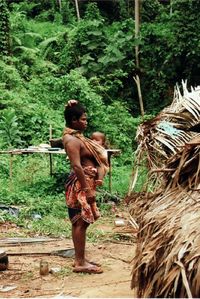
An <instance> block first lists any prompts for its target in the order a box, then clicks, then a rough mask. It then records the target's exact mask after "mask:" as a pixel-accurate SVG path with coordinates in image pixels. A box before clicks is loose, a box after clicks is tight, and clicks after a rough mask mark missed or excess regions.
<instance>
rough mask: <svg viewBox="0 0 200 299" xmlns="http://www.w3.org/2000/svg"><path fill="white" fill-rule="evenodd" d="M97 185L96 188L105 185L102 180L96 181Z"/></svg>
mask: <svg viewBox="0 0 200 299" xmlns="http://www.w3.org/2000/svg"><path fill="white" fill-rule="evenodd" d="M95 185H96V186H102V185H103V181H102V180H96V181H95Z"/></svg>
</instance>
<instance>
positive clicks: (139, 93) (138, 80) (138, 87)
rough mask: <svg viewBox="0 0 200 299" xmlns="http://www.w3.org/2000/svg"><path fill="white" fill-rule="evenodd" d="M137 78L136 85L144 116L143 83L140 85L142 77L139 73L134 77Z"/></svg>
mask: <svg viewBox="0 0 200 299" xmlns="http://www.w3.org/2000/svg"><path fill="white" fill-rule="evenodd" d="M133 79H134V80H135V83H136V86H137V91H138V98H139V104H140V112H141V115H142V117H143V116H144V105H143V100H142V92H141V85H140V78H139V76H138V75H136V76H135V77H133Z"/></svg>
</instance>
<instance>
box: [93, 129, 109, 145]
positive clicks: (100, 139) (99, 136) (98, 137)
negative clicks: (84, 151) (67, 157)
mask: <svg viewBox="0 0 200 299" xmlns="http://www.w3.org/2000/svg"><path fill="white" fill-rule="evenodd" d="M90 138H91V139H92V140H93V141H94V142H96V143H98V144H100V145H101V146H105V142H106V137H105V135H104V134H103V133H102V132H94V133H92V135H91V137H90Z"/></svg>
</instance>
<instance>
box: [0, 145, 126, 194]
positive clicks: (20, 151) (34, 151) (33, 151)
mask: <svg viewBox="0 0 200 299" xmlns="http://www.w3.org/2000/svg"><path fill="white" fill-rule="evenodd" d="M107 153H108V162H109V191H110V193H111V192H112V163H111V158H112V156H116V155H119V154H120V153H121V151H120V150H118V149H107ZM0 154H9V155H10V179H12V175H13V170H12V168H13V166H12V164H13V161H12V160H13V159H12V158H13V155H29V154H48V155H49V167H50V175H51V176H52V175H53V159H52V155H65V156H66V152H65V150H64V149H59V150H51V148H49V149H46V148H41V149H40V148H38V149H29V148H27V149H13V150H7V151H0ZM66 158H67V156H66Z"/></svg>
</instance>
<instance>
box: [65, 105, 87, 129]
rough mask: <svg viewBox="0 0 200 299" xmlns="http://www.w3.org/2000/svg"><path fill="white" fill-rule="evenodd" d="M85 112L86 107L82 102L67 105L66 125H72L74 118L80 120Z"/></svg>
mask: <svg viewBox="0 0 200 299" xmlns="http://www.w3.org/2000/svg"><path fill="white" fill-rule="evenodd" d="M83 113H86V109H85V107H84V106H82V105H81V104H80V103H78V104H73V105H71V106H66V107H65V111H64V117H65V122H66V126H70V125H71V124H72V121H73V120H79V118H80V117H81V116H82V115H83Z"/></svg>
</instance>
